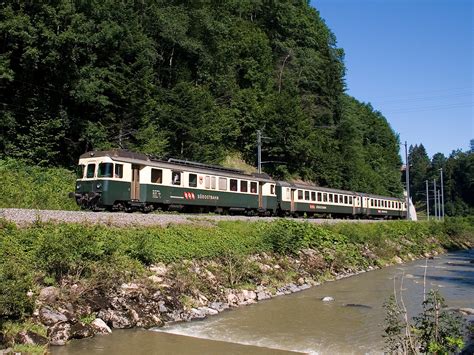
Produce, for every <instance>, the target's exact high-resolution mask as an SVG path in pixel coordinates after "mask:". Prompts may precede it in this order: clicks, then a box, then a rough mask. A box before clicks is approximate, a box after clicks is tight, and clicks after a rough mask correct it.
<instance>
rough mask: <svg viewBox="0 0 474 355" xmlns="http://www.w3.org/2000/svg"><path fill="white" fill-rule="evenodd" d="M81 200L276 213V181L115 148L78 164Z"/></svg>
mask: <svg viewBox="0 0 474 355" xmlns="http://www.w3.org/2000/svg"><path fill="white" fill-rule="evenodd" d="M79 167H80V169H79V171H80V173H79V176H78V180H77V186H76V193H75V197H76V201H77V203H78V204H79V205H81V206H82V207H84V208H91V209H101V208H106V209H115V210H134V209H136V210H142V211H151V210H154V209H162V210H168V209H176V210H185V211H201V212H206V211H215V212H241V213H247V214H257V213H258V214H274V213H275V212H276V206H277V202H276V195H275V182H274V181H273V180H271V179H270V178H269V177H268V176H266V175H264V174H258V175H257V174H253V175H250V174H245V173H243V172H241V171H239V170H235V169H227V168H223V167H218V166H212V165H205V164H200V163H194V162H188V161H182V160H175V159H170V160H168V161H163V160H155V159H150V158H149V157H148V156H146V155H144V154H137V153H132V152H128V151H122V150H114V151H103V152H89V153H86V154H83V155H82V156H81V157H80V160H79Z"/></svg>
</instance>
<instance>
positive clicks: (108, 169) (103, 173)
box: [97, 163, 114, 177]
mask: <svg viewBox="0 0 474 355" xmlns="http://www.w3.org/2000/svg"><path fill="white" fill-rule="evenodd" d="M113 173H114V164H112V163H100V164H99V171H98V173H97V177H112V176H113Z"/></svg>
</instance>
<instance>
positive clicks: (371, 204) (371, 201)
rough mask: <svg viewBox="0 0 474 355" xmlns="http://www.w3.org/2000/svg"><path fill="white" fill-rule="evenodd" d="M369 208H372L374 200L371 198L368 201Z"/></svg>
mask: <svg viewBox="0 0 474 355" xmlns="http://www.w3.org/2000/svg"><path fill="white" fill-rule="evenodd" d="M370 207H374V200H373V199H372V198H371V199H370Z"/></svg>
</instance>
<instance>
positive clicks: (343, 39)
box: [311, 0, 474, 157]
mask: <svg viewBox="0 0 474 355" xmlns="http://www.w3.org/2000/svg"><path fill="white" fill-rule="evenodd" d="M311 5H312V6H313V7H315V8H316V9H317V10H318V11H319V12H320V15H321V17H322V18H323V19H324V20H325V21H326V24H327V25H328V26H329V28H330V29H331V30H332V31H333V33H334V34H335V35H336V38H337V41H338V46H339V47H342V48H343V49H344V51H345V64H346V70H347V72H346V85H347V93H348V94H349V95H352V96H354V97H355V98H357V99H358V100H360V101H363V102H370V103H371V104H372V106H373V107H374V108H375V109H377V110H379V111H381V112H382V114H383V115H384V116H385V117H386V118H387V120H388V122H389V123H390V125H391V126H392V128H393V129H394V131H395V132H397V133H398V134H399V135H400V140H401V142H404V141H405V140H406V141H408V144H419V143H423V145H424V146H425V148H426V149H427V151H428V155H430V157H431V156H432V155H433V154H435V153H437V152H441V153H443V154H445V155H449V154H450V153H451V152H452V150H455V149H462V150H464V151H465V150H468V148H469V141H470V139H474V94H473V82H474V55H473V47H474V25H473V23H474V1H473V0H311Z"/></svg>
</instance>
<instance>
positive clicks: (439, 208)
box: [438, 190, 441, 220]
mask: <svg viewBox="0 0 474 355" xmlns="http://www.w3.org/2000/svg"><path fill="white" fill-rule="evenodd" d="M438 219H439V220H441V197H440V194H439V190H438Z"/></svg>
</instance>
